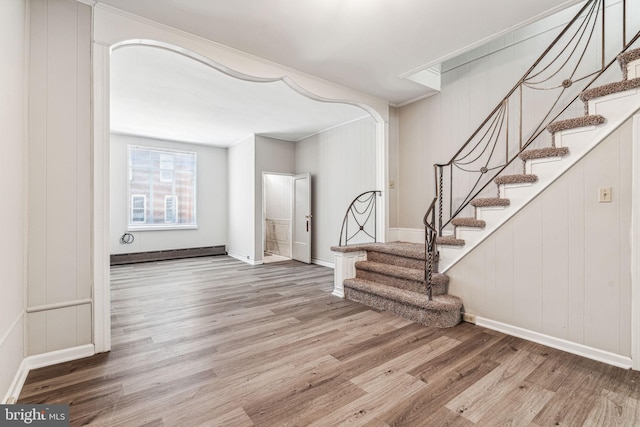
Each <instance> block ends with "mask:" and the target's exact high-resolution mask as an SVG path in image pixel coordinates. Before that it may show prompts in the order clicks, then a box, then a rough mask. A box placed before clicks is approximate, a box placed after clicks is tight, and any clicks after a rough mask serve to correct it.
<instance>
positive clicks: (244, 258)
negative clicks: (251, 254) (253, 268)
mask: <svg viewBox="0 0 640 427" xmlns="http://www.w3.org/2000/svg"><path fill="white" fill-rule="evenodd" d="M227 255H229V256H230V257H231V258H235V259H237V260H238V261H242V262H246V263H247V264H251V265H261V264H262V260H259V261H256V260H253V259H249V258H247V256H246V255H240V254H237V253H234V252H231V251H227Z"/></svg>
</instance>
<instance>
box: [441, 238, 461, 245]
mask: <svg viewBox="0 0 640 427" xmlns="http://www.w3.org/2000/svg"><path fill="white" fill-rule="evenodd" d="M436 244H438V245H445V246H464V240H462V239H456V238H455V236H440V237H436Z"/></svg>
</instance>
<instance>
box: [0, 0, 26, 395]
mask: <svg viewBox="0 0 640 427" xmlns="http://www.w3.org/2000/svg"><path fill="white" fill-rule="evenodd" d="M27 19H28V4H27V1H26V0H5V1H2V2H0V51H1V52H2V58H3V64H2V67H0V93H1V94H2V96H0V129H2V136H3V139H2V156H1V157H0V194H2V209H0V235H2V239H1V240H0V272H2V279H0V280H1V283H2V284H1V285H0V288H1V296H0V361H1V367H0V403H5V400H6V399H8V398H10V397H12V393H14V392H15V390H12V389H11V388H12V387H13V380H14V378H15V377H16V374H17V373H18V371H19V367H20V364H21V363H22V360H23V358H24V350H25V314H24V307H25V298H24V295H25V287H26V280H25V267H26V265H27V263H26V256H25V250H26V247H27V245H26V232H27V200H26V182H27V179H26V178H27V166H26V162H27V145H28V142H27V138H26V135H27V132H26V131H27V125H26V120H27V114H26V109H27V105H28V103H27V98H26V88H27V82H28V70H27V69H26V66H27V64H28V57H29V54H28V49H29V46H28V44H27V43H28V38H27V30H28V23H27ZM14 397H15V396H14Z"/></svg>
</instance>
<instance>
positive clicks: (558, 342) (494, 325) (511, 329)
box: [476, 316, 631, 369]
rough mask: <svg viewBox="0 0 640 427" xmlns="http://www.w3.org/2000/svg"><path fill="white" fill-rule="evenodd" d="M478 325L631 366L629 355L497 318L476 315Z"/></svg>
mask: <svg viewBox="0 0 640 427" xmlns="http://www.w3.org/2000/svg"><path fill="white" fill-rule="evenodd" d="M476 325H477V326H482V327H484V328H487V329H492V330H494V331H498V332H502V333H505V334H508V335H513V336H514V337H518V338H522V339H525V340H528V341H533V342H535V343H538V344H542V345H546V346H547V347H551V348H555V349H558V350H562V351H566V352H567V353H572V354H576V355H578V356H582V357H586V358H587V359H592V360H597V361H598V362H603V363H607V364H609V365H613V366H617V367H619V368H624V369H630V368H631V358H630V357H628V356H622V355H619V354H615V353H611V352H608V351H604V350H600V349H597V348H593V347H588V346H586V345H582V344H578V343H575V342H571V341H567V340H563V339H561V338H555V337H551V336H549V335H545V334H541V333H540V332H534V331H530V330H528V329H523V328H520V327H518V326H513V325H508V324H506V323H501V322H496V321H495V320H491V319H485V318H483V317H479V316H476Z"/></svg>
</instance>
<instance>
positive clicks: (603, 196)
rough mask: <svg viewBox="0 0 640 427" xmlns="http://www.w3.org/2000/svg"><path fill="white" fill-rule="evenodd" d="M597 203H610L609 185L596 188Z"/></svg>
mask: <svg viewBox="0 0 640 427" xmlns="http://www.w3.org/2000/svg"><path fill="white" fill-rule="evenodd" d="M598 203H611V187H600V188H598Z"/></svg>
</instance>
